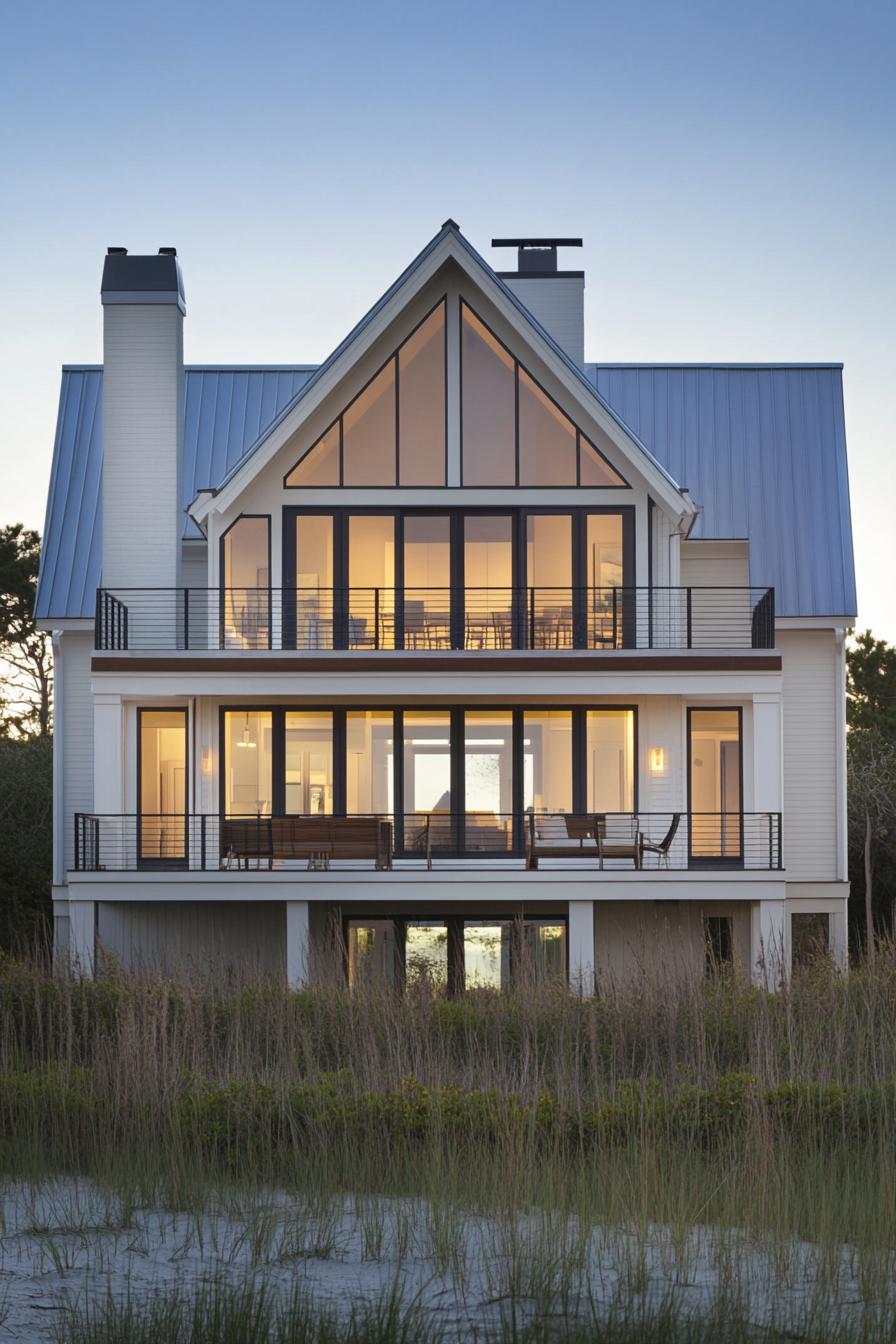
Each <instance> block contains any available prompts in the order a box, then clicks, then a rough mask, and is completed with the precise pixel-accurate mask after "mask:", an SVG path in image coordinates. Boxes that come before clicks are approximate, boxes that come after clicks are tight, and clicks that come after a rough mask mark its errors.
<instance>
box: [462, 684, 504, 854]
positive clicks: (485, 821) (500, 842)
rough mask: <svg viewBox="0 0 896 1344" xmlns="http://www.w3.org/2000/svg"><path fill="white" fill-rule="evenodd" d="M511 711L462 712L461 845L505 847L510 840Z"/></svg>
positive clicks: (490, 848)
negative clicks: (462, 784)
mask: <svg viewBox="0 0 896 1344" xmlns="http://www.w3.org/2000/svg"><path fill="white" fill-rule="evenodd" d="M512 810H513V715H512V713H511V711H510V710H509V709H503V710H502V709H497V710H495V709H492V710H488V709H484V710H470V709H468V710H467V711H466V712H465V714H464V811H465V818H464V832H465V835H464V848H465V849H467V850H474V851H495V850H498V851H506V850H509V849H510V848H511V847H512V844H513V817H512Z"/></svg>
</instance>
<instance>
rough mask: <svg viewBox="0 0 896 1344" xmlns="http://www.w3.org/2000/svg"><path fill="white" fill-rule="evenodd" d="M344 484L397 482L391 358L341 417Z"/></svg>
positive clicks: (393, 372) (393, 386)
mask: <svg viewBox="0 0 896 1344" xmlns="http://www.w3.org/2000/svg"><path fill="white" fill-rule="evenodd" d="M342 434H343V439H342V454H343V459H342V481H343V484H344V485H394V484H395V467H396V461H395V442H396V440H395V365H394V363H393V362H392V361H391V360H390V361H389V363H388V364H387V365H386V367H385V368H384V369H380V371H379V373H378V374H377V375H376V377H375V378H374V379H373V381H372V382H370V383H368V384H367V386H366V387H365V389H364V391H363V392H362V393H361V394H360V396H359V397H357V398H356V399H355V401H353V402H352V404H351V405H350V406H349V407H348V409H347V410H346V411H345V414H344V415H343V417H342Z"/></svg>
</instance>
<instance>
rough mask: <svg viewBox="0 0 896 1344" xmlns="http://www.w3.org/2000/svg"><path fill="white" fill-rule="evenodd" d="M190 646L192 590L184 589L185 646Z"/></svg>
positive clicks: (186, 647)
mask: <svg viewBox="0 0 896 1344" xmlns="http://www.w3.org/2000/svg"><path fill="white" fill-rule="evenodd" d="M189 647H190V590H189V588H185V589H184V648H185V649H188V648H189Z"/></svg>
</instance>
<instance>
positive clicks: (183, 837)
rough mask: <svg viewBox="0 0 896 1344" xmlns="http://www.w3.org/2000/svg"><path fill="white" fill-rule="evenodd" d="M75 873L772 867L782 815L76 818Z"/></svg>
mask: <svg viewBox="0 0 896 1344" xmlns="http://www.w3.org/2000/svg"><path fill="white" fill-rule="evenodd" d="M74 821H75V827H74V831H75V833H74V866H75V871H76V872H136V871H140V870H144V869H146V870H157V871H161V872H164V871H168V870H174V871H177V870H187V871H196V872H209V871H221V872H234V873H237V872H247V871H253V872H273V871H284V870H285V871H288V870H292V869H295V870H305V871H308V870H311V871H315V870H320V871H326V870H328V869H330V868H343V867H346V866H347V867H350V868H352V867H354V868H358V867H360V868H368V869H371V870H377V871H386V870H390V869H392V868H394V867H402V866H406V867H411V868H421V869H424V870H430V869H433V868H434V867H444V866H448V867H450V866H452V865H454V866H459V867H467V868H470V867H476V866H478V861H480V860H489V861H492V860H506V861H508V862H509V863H511V865H512V866H515V867H518V868H521V869H525V870H527V871H534V870H537V869H540V868H551V867H558V866H559V867H561V868H562V867H569V866H572V867H580V866H585V867H587V868H588V869H589V870H591V871H594V872H595V873H596V874H597V875H598V876H599V875H600V873H601V872H611V873H618V872H620V871H622V870H637V871H640V872H643V873H645V874H649V873H651V872H656V871H675V870H678V871H685V870H693V869H699V868H708V869H719V870H727V869H743V870H748V871H776V870H780V869H781V867H782V863H783V857H782V848H781V814H780V812H684V811H682V812H599V813H594V812H562V811H558V812H535V811H525V812H489V811H465V812H450V811H444V812H442V811H437V812H405V813H397V814H376V815H374V814H367V815H359V816H332V815H322V814H315V815H313V816H271V815H263V816H219V815H217V814H212V813H188V814H184V813H166V814H158V813H143V814H140V813H127V814H120V815H100V814H96V813H86V812H79V813H76V814H75V819H74Z"/></svg>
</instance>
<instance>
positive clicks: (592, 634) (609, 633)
mask: <svg viewBox="0 0 896 1344" xmlns="http://www.w3.org/2000/svg"><path fill="white" fill-rule="evenodd" d="M585 570H586V572H585V583H586V586H587V589H588V594H587V608H588V647H589V648H592V649H595V648H596V649H600V648H611V649H615V648H621V647H622V643H623V621H624V618H631V617H633V616H634V608H633V604H632V602H631V601H630V600H629V595H626V594H620V593H616V594H615V597H614V594H613V591H612V590H613V589H614V588H621V587H622V586H623V583H624V576H623V572H622V514H621V513H589V515H588V524H587V530H586V539H585Z"/></svg>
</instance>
